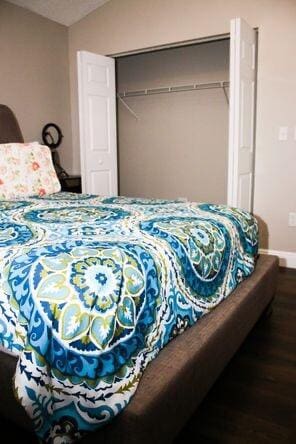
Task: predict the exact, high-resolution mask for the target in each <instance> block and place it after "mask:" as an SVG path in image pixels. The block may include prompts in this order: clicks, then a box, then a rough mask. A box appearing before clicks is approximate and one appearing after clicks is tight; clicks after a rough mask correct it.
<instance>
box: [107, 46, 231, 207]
mask: <svg viewBox="0 0 296 444" xmlns="http://www.w3.org/2000/svg"><path fill="white" fill-rule="evenodd" d="M229 46H230V39H229V38H223V39H219V40H214V41H206V42H202V43H194V44H191V45H186V46H185V45H184V46H178V47H173V48H165V49H161V50H153V51H150V52H144V53H140V54H132V55H125V56H120V57H116V58H115V60H116V85H117V94H116V95H117V146H118V179H119V194H121V195H124V196H139V197H145V198H161V199H176V198H182V199H185V200H189V201H197V202H213V203H219V204H226V203H227V168H228V167H227V165H228V127H229V52H230V48H229Z"/></svg>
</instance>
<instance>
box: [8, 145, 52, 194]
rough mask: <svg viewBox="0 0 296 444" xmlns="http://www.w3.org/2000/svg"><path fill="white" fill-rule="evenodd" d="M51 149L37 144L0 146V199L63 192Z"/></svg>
mask: <svg viewBox="0 0 296 444" xmlns="http://www.w3.org/2000/svg"><path fill="white" fill-rule="evenodd" d="M60 189H61V186H60V182H59V180H58V178H57V175H56V172H55V169H54V167H53V163H52V158H51V153H50V149H49V148H48V147H47V146H44V145H40V144H39V143H38V142H31V143H5V144H0V199H16V198H19V197H28V196H43V195H44V194H52V193H56V192H58V191H60Z"/></svg>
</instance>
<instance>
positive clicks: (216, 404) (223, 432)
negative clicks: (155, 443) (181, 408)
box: [175, 268, 296, 444]
mask: <svg viewBox="0 0 296 444" xmlns="http://www.w3.org/2000/svg"><path fill="white" fill-rule="evenodd" d="M192 441H193V442H196V443H199V444H207V443H227V444H249V443H250V444H251V443H252V444H257V443H258V444H260V443H268V444H269V443H289V444H290V443H291V444H292V443H296V270H288V269H284V268H282V269H281V270H280V274H279V282H278V290H277V294H276V298H275V300H274V303H273V312H272V314H271V316H270V317H269V318H267V319H261V320H260V321H259V322H258V323H257V324H256V326H255V327H254V329H253V330H252V331H251V333H250V334H249V336H248V337H247V339H246V340H245V342H244V343H243V345H242V347H241V348H240V350H239V351H238V353H237V354H236V355H235V356H234V358H233V359H232V360H231V362H230V363H229V365H228V366H227V367H226V369H225V370H224V372H223V373H222V375H221V376H220V378H219V379H218V381H217V382H216V384H215V385H214V386H213V388H212V389H211V390H210V392H209V393H208V395H207V397H206V398H205V399H204V401H203V403H202V404H201V405H200V407H199V408H198V409H197V411H196V412H195V414H194V415H193V417H192V419H191V420H190V421H189V422H188V424H187V425H186V426H185V427H184V429H183V430H182V431H181V433H180V434H179V436H178V438H177V439H176V440H175V444H181V443H187V442H188V443H189V442H192Z"/></svg>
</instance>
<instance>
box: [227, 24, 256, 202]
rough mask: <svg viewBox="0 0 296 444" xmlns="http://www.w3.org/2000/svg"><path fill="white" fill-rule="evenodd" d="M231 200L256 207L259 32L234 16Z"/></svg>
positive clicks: (231, 65)
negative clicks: (255, 144) (256, 92)
mask: <svg viewBox="0 0 296 444" xmlns="http://www.w3.org/2000/svg"><path fill="white" fill-rule="evenodd" d="M230 26H231V29H230V101H229V153H228V189H227V204H228V205H230V206H233V207H238V208H243V209H245V210H248V211H252V210H253V176H254V141H255V134H254V132H255V131H254V123H255V79H256V33H255V31H254V29H253V28H251V26H249V25H248V24H247V23H246V22H245V21H244V20H242V19H240V18H237V19H234V20H231V24H230Z"/></svg>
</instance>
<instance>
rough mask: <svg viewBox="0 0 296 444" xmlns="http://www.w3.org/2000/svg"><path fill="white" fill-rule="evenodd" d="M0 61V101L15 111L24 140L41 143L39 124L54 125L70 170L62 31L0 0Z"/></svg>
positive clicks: (66, 71) (67, 89)
mask: <svg viewBox="0 0 296 444" xmlns="http://www.w3.org/2000/svg"><path fill="white" fill-rule="evenodd" d="M0 60H1V63H0V64H1V69H0V103H3V104H5V105H8V106H10V107H11V108H12V110H13V111H14V112H15V114H16V116H17V118H18V121H19V123H20V126H21V129H22V132H23V135H24V138H25V140H26V141H32V140H39V141H42V138H41V131H42V128H43V126H44V125H45V124H46V123H48V122H55V123H57V124H58V125H59V126H60V127H61V129H62V132H63V134H64V140H63V144H62V146H61V147H60V155H61V159H62V165H63V166H64V167H65V168H66V169H69V170H71V168H72V163H71V162H72V155H71V153H70V151H71V150H72V135H71V117H70V86H69V85H70V84H69V59H68V28H66V27H65V26H62V25H59V24H57V23H55V22H53V21H51V20H47V19H45V18H43V17H41V16H39V15H37V14H34V13H32V12H29V11H27V10H25V9H23V8H20V7H18V6H15V5H12V4H10V3H7V2H5V1H1V0H0Z"/></svg>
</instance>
